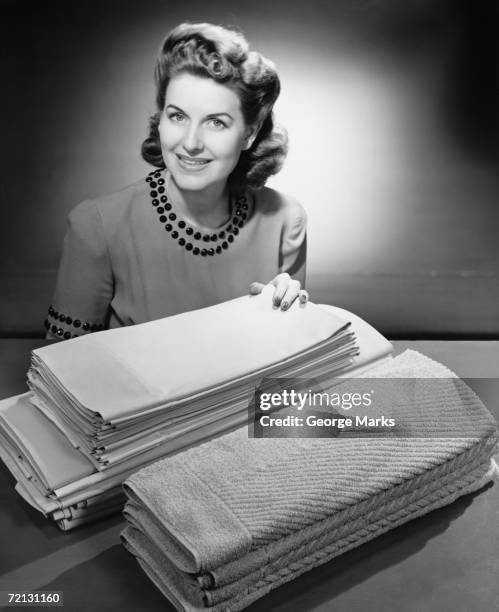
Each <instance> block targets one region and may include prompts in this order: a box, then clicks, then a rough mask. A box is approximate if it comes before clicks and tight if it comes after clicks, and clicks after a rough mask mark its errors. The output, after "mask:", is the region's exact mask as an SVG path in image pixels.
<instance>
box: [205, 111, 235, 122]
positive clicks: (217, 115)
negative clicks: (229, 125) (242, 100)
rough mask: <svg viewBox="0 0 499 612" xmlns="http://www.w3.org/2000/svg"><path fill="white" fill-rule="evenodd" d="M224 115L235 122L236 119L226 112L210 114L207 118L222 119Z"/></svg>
mask: <svg viewBox="0 0 499 612" xmlns="http://www.w3.org/2000/svg"><path fill="white" fill-rule="evenodd" d="M222 115H225V117H228V118H229V119H230V120H231V121H234V117H233V116H232V115H230V114H229V113H226V112H224V111H223V112H221V113H210V114H209V115H206V117H207V119H213V118H215V117H221V116H222Z"/></svg>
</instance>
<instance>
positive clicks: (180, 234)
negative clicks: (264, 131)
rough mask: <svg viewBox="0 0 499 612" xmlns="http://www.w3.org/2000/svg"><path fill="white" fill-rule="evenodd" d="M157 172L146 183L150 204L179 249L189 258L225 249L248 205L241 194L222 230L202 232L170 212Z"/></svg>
mask: <svg viewBox="0 0 499 612" xmlns="http://www.w3.org/2000/svg"><path fill="white" fill-rule="evenodd" d="M161 173H162V170H161V169H159V170H153V171H152V172H149V174H148V175H147V178H146V182H147V183H149V189H150V191H149V195H150V196H151V203H152V205H153V206H154V207H155V209H156V212H157V213H158V220H159V222H160V223H161V224H162V225H164V228H165V231H166V232H167V233H168V234H169V235H170V236H171V238H173V240H176V241H177V242H178V244H179V245H180V246H181V247H184V249H185V250H186V251H189V252H190V253H192V254H193V255H200V256H201V257H212V256H213V255H220V253H223V252H224V251H225V250H227V249H228V248H229V246H230V245H231V244H232V243H233V242H234V239H235V237H236V236H237V235H238V234H239V230H240V229H241V228H242V227H243V225H244V223H245V221H246V219H247V216H248V203H247V200H246V196H244V195H242V196H241V197H240V198H238V199H237V200H236V202H235V204H234V212H233V215H232V217H231V219H229V221H228V222H227V224H226V225H225V226H223V229H219V230H217V231H215V232H212V233H206V232H202V231H200V230H199V229H198V228H196V227H193V226H191V225H190V224H189V223H188V222H187V221H185V220H184V219H182V218H181V217H179V215H178V214H177V213H175V212H174V210H173V206H172V204H171V202H170V201H169V200H168V197H167V195H166V189H165V179H164V178H163V176H162V175H161Z"/></svg>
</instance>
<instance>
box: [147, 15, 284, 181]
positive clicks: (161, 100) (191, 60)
mask: <svg viewBox="0 0 499 612" xmlns="http://www.w3.org/2000/svg"><path fill="white" fill-rule="evenodd" d="M182 73H190V74H194V75H198V76H202V77H208V78H211V79H213V80H215V81H217V82H218V83H222V84H224V85H226V86H227V87H230V88H231V89H232V90H233V91H235V92H236V93H237V94H238V97H239V100H240V103H241V111H242V114H243V117H244V120H245V123H246V125H258V124H259V123H261V126H260V129H259V131H258V134H257V136H256V138H255V140H254V141H253V143H252V145H251V147H250V149H248V150H244V151H242V152H241V156H240V159H239V162H238V164H237V166H236V167H235V169H234V170H233V171H232V173H231V175H230V177H229V181H230V184H231V187H232V188H233V189H236V190H240V189H241V188H244V187H245V186H246V185H249V186H250V187H254V188H259V187H262V186H263V185H264V184H265V182H266V180H267V179H268V178H269V176H271V175H272V174H276V173H277V172H279V170H280V169H281V166H282V164H283V162H284V159H285V157H286V154H287V151H288V139H287V134H286V132H285V130H283V129H282V128H277V127H276V126H275V125H274V119H273V112H272V108H273V106H274V103H275V101H276V100H277V97H278V95H279V92H280V82H279V77H278V75H277V72H276V69H275V67H274V65H273V63H272V62H271V61H269V60H268V59H266V58H265V57H263V56H262V55H260V53H257V52H256V51H249V48H248V43H247V41H246V39H245V38H244V36H243V35H242V34H241V33H240V32H238V31H236V30H235V29H231V28H228V27H225V26H216V25H212V24H209V23H195V24H191V23H183V24H180V25H179V26H177V27H176V28H175V29H173V30H172V31H171V32H170V34H169V35H168V36H167V37H166V39H165V40H164V42H163V44H162V45H161V48H160V52H159V56H158V59H157V62H156V69H155V82H156V105H157V108H158V111H157V112H156V113H155V114H154V115H153V116H152V117H151V118H150V120H149V135H148V137H147V138H146V139H145V140H144V142H143V143H142V157H143V158H144V159H145V161H146V162H148V163H150V164H152V165H153V166H157V167H164V165H165V163H164V160H163V156H162V154H161V144H160V138H159V129H158V126H159V121H160V117H161V113H162V111H163V108H164V105H165V97H166V88H167V87H168V83H169V82H170V79H171V78H173V77H174V76H176V75H178V74H182Z"/></svg>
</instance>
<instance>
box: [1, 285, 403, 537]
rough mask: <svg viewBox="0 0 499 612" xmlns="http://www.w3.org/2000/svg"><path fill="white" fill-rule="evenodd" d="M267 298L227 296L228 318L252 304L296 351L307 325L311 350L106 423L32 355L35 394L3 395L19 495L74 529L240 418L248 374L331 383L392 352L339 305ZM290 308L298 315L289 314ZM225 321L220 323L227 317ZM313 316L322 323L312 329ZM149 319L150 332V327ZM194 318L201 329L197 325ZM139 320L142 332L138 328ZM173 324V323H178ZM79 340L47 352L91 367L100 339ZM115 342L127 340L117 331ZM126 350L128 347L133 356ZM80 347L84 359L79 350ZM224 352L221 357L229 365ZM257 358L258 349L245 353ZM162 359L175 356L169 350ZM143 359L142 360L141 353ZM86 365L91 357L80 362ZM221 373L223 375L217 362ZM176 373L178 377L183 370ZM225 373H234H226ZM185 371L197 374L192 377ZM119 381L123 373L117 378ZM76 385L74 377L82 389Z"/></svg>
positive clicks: (6, 448) (5, 454)
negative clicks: (157, 465) (153, 467)
mask: <svg viewBox="0 0 499 612" xmlns="http://www.w3.org/2000/svg"><path fill="white" fill-rule="evenodd" d="M265 300H266V302H265V304H266V306H265V308H266V311H265V313H263V310H262V304H263V303H264V302H263V301H262V300H256V301H255V300H254V299H253V298H245V299H241V300H239V301H238V300H235V301H233V302H234V303H232V305H231V306H230V308H231V309H234V313H235V314H237V316H234V317H232V319H233V320H237V321H239V323H238V325H239V326H241V323H240V322H241V321H244V326H246V321H247V314H248V312H252V310H251V309H253V310H256V311H257V317H260V320H261V319H262V317H263V318H266V319H268V320H272V321H274V322H275V321H277V323H275V325H274V326H277V328H278V333H279V334H281V335H282V334H284V330H287V332H286V333H287V335H289V336H293V335H298V341H295V340H293V341H292V342H291V343H290V342H289V341H288V349H286V350H295V349H296V350H297V347H303V346H305V343H306V341H307V340H306V336H307V334H309V332H310V330H311V329H312V331H313V334H312V336H311V337H309V339H308V342H309V345H308V348H305V349H304V350H301V352H299V353H297V354H291V355H288V357H287V358H286V359H282V360H281V361H279V362H277V363H270V365H268V366H266V367H263V368H260V370H258V376H257V372H256V371H254V372H252V373H250V374H249V375H248V374H247V373H246V374H245V375H243V376H240V377H239V378H237V379H233V380H231V381H229V382H228V383H221V384H218V385H216V387H215V388H214V389H212V390H209V391H208V392H206V391H205V390H204V391H201V392H200V393H197V394H196V393H195V394H194V395H193V396H190V397H186V398H185V399H184V400H182V401H174V402H170V403H169V404H165V405H164V406H163V405H162V406H159V407H157V408H155V409H152V410H150V411H147V410H145V411H142V412H141V411H140V410H139V404H137V406H136V408H137V411H138V412H137V413H136V414H134V415H132V416H130V415H127V416H125V417H123V418H117V419H116V420H115V421H114V422H113V423H111V422H104V420H103V419H102V418H101V416H102V415H100V416H99V415H98V414H97V413H95V412H94V411H93V410H90V409H89V410H86V409H85V410H84V409H83V408H82V406H81V405H80V402H79V401H78V400H77V398H76V396H75V395H74V393H73V392H72V390H71V389H70V390H69V391H68V389H66V387H65V386H64V385H63V384H61V381H60V380H59V379H58V378H57V376H55V375H54V373H53V372H52V371H51V370H50V369H49V368H48V367H46V364H45V363H44V361H43V359H42V358H40V359H39V358H38V357H37V356H36V355H37V354H38V353H39V351H35V357H34V361H33V368H32V369H31V371H30V373H29V378H30V381H31V387H32V389H33V392H32V393H31V394H22V395H19V396H15V397H13V398H7V399H6V400H2V401H0V458H2V459H3V460H4V462H5V463H6V464H7V466H8V468H9V469H10V471H11V472H12V474H13V475H14V476H15V478H16V480H17V485H16V490H17V491H18V493H19V494H20V495H21V496H22V497H23V498H24V499H25V500H26V501H27V502H28V503H29V504H31V505H32V506H33V507H34V508H36V509H37V510H39V511H40V512H42V513H43V514H45V515H46V516H48V517H51V518H52V519H53V520H60V521H64V523H60V526H61V527H62V528H64V529H70V528H72V527H74V526H76V525H78V524H82V523H83V522H84V521H85V520H87V518H88V520H92V519H93V515H94V513H93V511H90V507H91V506H95V505H98V504H101V510H102V511H104V510H106V509H107V510H109V511H111V509H112V508H113V504H111V503H107V502H108V500H109V499H110V498H111V499H113V500H114V501H115V502H116V505H117V506H118V505H119V504H121V503H122V499H123V498H122V492H121V488H120V485H121V484H122V483H123V481H124V480H125V479H126V478H127V477H128V476H130V475H131V474H132V473H133V472H134V471H136V470H137V469H140V468H142V467H144V466H145V465H147V464H149V463H151V462H153V461H156V460H157V459H160V458H163V457H165V456H167V455H169V454H172V453H175V452H178V451H179V450H182V449H184V448H188V447H190V446H193V445H196V444H199V443H201V442H203V441H205V440H207V439H210V438H213V437H214V436H218V435H221V434H222V433H226V432H228V431H231V430H233V429H235V428H237V427H239V426H241V425H242V424H243V423H245V422H246V420H247V408H248V398H249V389H250V388H251V385H250V382H249V381H250V379H251V380H253V379H252V378H251V377H252V376H253V377H259V376H260V375H261V373H262V372H263V371H264V372H265V374H272V373H275V372H278V373H279V374H280V373H288V374H289V373H291V374H293V373H300V374H302V375H303V376H313V377H316V376H317V375H322V376H324V377H325V380H331V379H334V378H335V377H337V375H338V374H340V373H342V372H345V371H346V370H347V369H351V368H354V369H357V370H358V369H359V368H364V367H369V366H371V365H372V364H373V363H375V362H378V361H379V360H381V359H384V358H387V359H388V358H390V357H389V354H390V352H391V351H392V346H391V344H390V343H389V342H388V341H387V340H386V339H385V338H383V336H381V335H380V334H379V333H378V332H377V331H376V330H374V329H373V328H372V327H370V326H369V325H368V324H367V323H365V322H364V321H362V320H361V319H360V318H359V317H356V316H355V315H354V314H352V313H348V312H347V311H344V310H342V309H338V308H335V307H330V306H321V307H318V306H316V305H314V304H307V306H306V308H303V307H302V306H299V305H295V306H294V307H293V309H292V310H291V311H290V312H289V313H281V314H279V311H277V310H274V309H272V306H271V300H270V299H269V296H268V295H267V297H266V298H265ZM235 302H237V304H235ZM248 303H249V304H250V306H251V308H250V310H248ZM220 306H221V305H220ZM227 308H228V307H227V306H224V307H223V308H221V312H222V313H225V314H226V313H227V312H228V310H227ZM296 309H298V313H295V310H296ZM307 312H308V313H309V314H310V318H309V314H307ZM245 313H246V314H245ZM282 314H291V317H290V318H289V319H287V318H285V317H282V316H281V315H282ZM187 315H189V316H188V317H187ZM198 316H200V317H201V319H202V321H204V322H205V323H206V321H207V320H209V317H208V318H207V316H206V313H204V312H201V313H186V317H187V319H186V320H185V321H184V323H183V325H184V326H186V321H191V320H195V319H196V317H198ZM222 318H223V317H222V316H221V314H220V313H219V314H218V315H217V316H216V317H215V320H216V321H217V322H218V323H217V324H219V325H222V323H221V319H222ZM274 318H275V319H274ZM232 319H230V320H232ZM306 319H307V320H308V321H309V322H308V323H307V324H306V325H305V327H307V326H308V331H306V333H302V332H301V331H300V329H301V328H299V329H298V334H297V330H296V329H293V326H294V325H296V324H298V323H300V324H301V322H303V321H305V320H306ZM224 322H225V323H226V318H225V319H224ZM155 323H157V325H155V326H154V329H155V330H156V332H158V331H159V330H162V336H161V339H160V340H161V343H163V344H164V337H163V336H164V335H165V333H166V332H167V331H168V330H170V329H171V328H172V326H171V324H170V323H168V322H167V321H166V320H164V321H162V322H161V323H160V322H155ZM318 323H320V325H318V326H317V324H318ZM145 325H146V331H147V330H148V329H149V328H148V327H147V326H148V325H149V324H145ZM196 325H197V326H198V327H199V324H196ZM137 327H138V328H139V331H140V328H142V327H143V326H137ZM319 328H320V329H322V331H320V329H319ZM172 329H176V327H175V325H174V326H173V328H172ZM318 329H319V332H318ZM335 330H336V331H335ZM114 331H115V330H111V332H102V333H101V334H97V335H96V336H105V335H106V334H108V333H110V334H111V335H112V334H114ZM122 331H123V332H125V331H126V332H127V333H128V332H131V333H132V344H133V342H137V337H138V336H140V333H139V331H137V330H136V329H133V330H132V329H131V328H127V330H122ZM330 332H331V333H332V336H331V337H326V338H325V339H324V340H322V341H320V342H318V343H316V344H314V342H315V341H316V340H317V338H321V337H323V336H327V334H329V333H330ZM168 333H169V331H168ZM186 333H187V332H186ZM318 333H319V335H317V334H318ZM137 334H138V336H137ZM147 334H149V332H147ZM147 334H146V335H147ZM272 334H273V331H272V330H270V331H269V330H266V331H265V330H264V334H263V336H266V339H267V340H269V341H270V340H271V339H272V337H273V336H272ZM321 334H322V335H321ZM150 335H151V334H149V335H148V338H149V339H150ZM88 338H90V337H88ZM215 338H216V337H215V335H213V338H212V339H213V343H212V344H215ZM80 340H81V339H75V340H74V341H73V340H71V341H69V342H66V343H62V344H57V345H53V346H51V347H47V351H49V353H50V355H51V359H53V360H54V361H55V362H56V363H62V364H63V369H64V368H66V369H68V368H69V370H71V369H72V367H75V363H76V362H75V358H74V356H75V355H79V357H78V359H86V360H87V361H89V362H93V363H94V364H95V360H93V359H92V355H93V353H92V351H93V350H94V349H95V350H96V351H97V352H98V351H99V342H96V343H95V345H94V346H93V348H92V351H90V352H89V351H88V350H87V349H88V346H86V347H84V349H83V352H82V354H81V355H80V352H81V351H80V348H79V347H80V346H81V343H80ZM121 341H123V338H121V337H120V342H121ZM85 342H88V340H86V341H85ZM232 342H233V344H234V345H235V346H240V341H239V336H237V334H235V335H234V338H233V339H232ZM297 342H298V343H297ZM300 343H301V344H300ZM261 344H262V346H263V349H262V351H261V352H262V356H261V357H262V360H263V361H262V363H267V362H269V360H270V361H272V359H274V358H275V355H274V353H273V349H269V348H268V347H267V345H266V344H265V343H264V342H263V343H262V342H261ZM357 345H358V346H357ZM135 346H136V345H135ZM255 346H256V345H255ZM290 346H291V349H290V348H289V347H290ZM190 352H191V354H192V355H194V357H195V358H198V357H196V356H197V355H199V350H198V349H197V347H194V348H191V349H190ZM132 353H133V351H132ZM132 353H130V352H129V358H130V359H132V357H130V355H131V354H132ZM40 354H41V356H42V357H43V355H44V354H45V349H41V350H40ZM83 354H85V355H86V356H85V357H83ZM153 354H154V355H157V347H156V348H154V351H153ZM224 355H225V353H224ZM224 355H222V362H223V364H226V359H225V357H224ZM256 356H257V355H256V348H255V347H254V350H252V352H251V359H255V358H256ZM168 358H169V359H170V358H171V355H170V354H169V353H168ZM78 359H76V361H78ZM141 359H142V361H143V358H141ZM151 359H152V357H151ZM245 359H246V353H245V352H243V353H242V354H241V359H240V360H239V361H240V364H239V365H238V367H242V366H241V364H245V367H248V363H247V362H246V361H245ZM210 360H211V361H214V360H213V355H211V356H210V359H208V356H206V361H207V363H208V362H209V361H210ZM97 361H98V360H97ZM215 361H216V360H215ZM70 363H71V364H72V366H71V367H69V364H70ZM219 365H220V364H219ZM142 366H143V364H142ZM142 366H141V367H142ZM90 367H91V366H90V365H88V364H87V366H86V368H87V369H88V368H90ZM117 367H120V366H117ZM127 367H128V366H127ZM224 367H225V366H224ZM139 370H140V368H139ZM219 370H220V371H219V373H220V372H221V369H220V368H219ZM203 372H204V369H203ZM111 374H112V373H110V374H109V375H111ZM181 374H182V375H183V376H184V373H183V372H181ZM176 375H177V373H176V372H170V376H169V378H170V379H173V383H175V376H176ZM228 375H229V376H232V375H233V374H230V372H229V374H228ZM80 376H81V372H79V373H78V377H80ZM141 376H142V372H141V371H139V375H138V378H139V381H140V380H142V378H141ZM164 378H165V379H167V378H168V377H166V376H165V377H164ZM190 378H191V379H192V380H195V377H192V376H190ZM118 379H119V380H120V378H119V376H118ZM66 382H67V381H66ZM81 384H82V383H81V382H80V386H81ZM165 384H166V383H165ZM168 384H169V383H168ZM117 386H118V385H111V387H112V388H111V391H110V393H111V394H112V389H113V388H115V387H117ZM166 386H168V385H166ZM90 387H92V385H90V384H88V382H86V388H90ZM211 391H213V393H212V392H211ZM101 392H102V393H101V396H100V397H101V399H103V398H104V397H105V394H106V393H107V392H108V391H107V390H105V389H104V390H102V389H101ZM115 399H116V398H115ZM142 399H144V398H142ZM146 399H147V398H146Z"/></svg>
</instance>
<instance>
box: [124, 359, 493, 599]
mask: <svg viewBox="0 0 499 612" xmlns="http://www.w3.org/2000/svg"><path fill="white" fill-rule="evenodd" d="M371 376H372V377H374V376H378V377H396V378H403V379H410V378H413V379H414V380H413V381H412V382H411V381H409V382H411V384H407V385H405V386H404V384H402V385H401V386H400V385H399V387H397V394H398V395H397V402H394V403H392V405H391V406H390V410H392V414H393V415H394V416H396V418H397V420H398V421H399V422H400V423H401V424H402V431H403V432H404V434H405V435H404V437H377V438H376V437H369V438H359V437H350V438H348V437H347V438H342V437H341V436H340V437H337V438H334V439H310V438H308V439H252V438H248V432H247V430H246V429H241V430H237V431H235V432H233V433H231V434H228V435H226V436H223V437H222V438H219V439H217V440H213V441H211V442H209V443H207V444H204V445H202V446H200V447H198V448H197V449H191V450H189V451H186V452H184V453H181V454H179V455H176V456H175V457H171V458H168V459H165V460H163V461H159V462H157V463H156V464H154V465H151V466H149V467H147V468H144V469H143V470H141V471H140V472H138V473H136V474H134V475H132V476H131V477H130V478H129V479H128V480H127V481H126V482H125V485H124V488H125V491H126V493H127V495H128V498H129V502H128V503H127V505H126V507H125V516H126V518H127V520H128V522H129V524H130V528H129V529H128V528H127V530H125V532H124V534H123V538H124V542H125V545H126V546H127V548H128V549H129V550H130V551H131V552H133V553H134V554H136V555H137V557H138V559H139V562H140V564H141V566H142V567H143V568H144V569H145V571H146V572H147V573H148V574H149V575H150V576H151V578H152V580H153V581H154V582H155V583H156V584H157V585H158V587H159V588H160V589H161V590H162V591H163V592H164V593H165V594H166V595H167V597H169V598H170V599H171V601H172V602H173V603H174V604H175V605H176V606H177V607H178V609H180V610H190V609H192V610H195V609H206V608H208V609H211V608H213V610H218V609H220V610H222V609H223V610H239V609H242V608H244V607H246V606H247V605H249V603H251V602H252V601H254V600H255V599H256V598H258V597H260V596H262V595H263V594H265V593H267V592H268V591H269V590H271V589H273V588H275V587H276V586H278V585H279V584H282V583H283V582H285V581H287V580H290V579H292V578H293V577H294V576H297V575H300V573H302V572H303V571H307V569H309V568H310V567H313V566H315V565H317V564H319V563H323V562H325V560H328V559H329V558H332V556H335V555H336V554H340V552H342V551H343V550H345V549H347V548H348V547H349V546H350V547H352V546H356V545H358V544H360V543H362V542H364V541H367V540H368V539H370V538H371V537H375V535H378V534H379V533H382V532H383V531H386V530H388V529H391V528H393V527H395V526H397V525H398V524H401V523H403V522H405V521H406V520H410V519H411V518H414V517H416V516H420V515H421V514H423V513H425V512H427V511H429V510H431V509H433V508H436V507H439V506H440V505H445V504H447V503H450V502H451V501H453V499H455V498H456V497H458V496H459V495H461V494H464V493H466V492H469V491H472V490H475V488H476V487H479V486H481V484H482V483H483V477H484V475H485V474H486V472H487V470H488V467H489V465H490V458H491V457H492V455H493V453H494V452H495V450H496V447H497V428H496V424H495V421H494V419H493V418H492V417H491V415H490V414H489V413H488V411H487V410H486V408H485V407H484V406H483V404H482V403H481V402H480V400H479V399H478V397H477V396H476V395H475V394H474V393H473V391H471V389H469V388H468V387H467V386H466V385H465V384H464V383H463V382H462V381H460V380H459V379H457V377H456V376H455V375H454V374H453V373H452V372H450V371H449V370H448V369H447V368H445V367H444V366H442V365H441V364H437V363H436V362H434V361H432V360H430V359H428V358H426V357H424V356H422V355H420V354H418V353H415V352H414V351H406V353H404V354H403V355H401V356H399V357H397V358H394V359H393V360H391V362H390V363H386V364H384V365H380V366H379V367H378V368H375V370H374V371H373V373H372V374H371ZM419 376H422V377H424V379H420V378H419ZM428 378H433V379H434V382H436V383H438V384H428V380H427V379H428ZM371 382H372V383H373V384H374V383H375V380H374V379H373V380H372V381H371ZM403 382H404V381H403ZM345 384H348V382H347V383H345ZM406 391H407V397H405V398H404V396H403V394H404V393H405V392H406ZM401 394H402V396H401ZM400 400H401V401H400ZM415 401H417V402H418V406H417V409H415V404H414V402H415ZM432 430H434V431H435V432H436V434H437V435H430V436H427V435H426V434H428V433H430V434H431V433H432ZM345 547H346V548H345Z"/></svg>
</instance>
